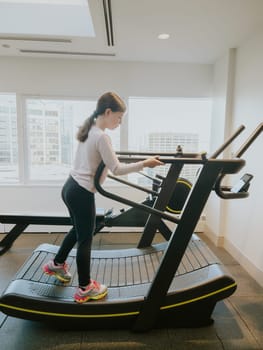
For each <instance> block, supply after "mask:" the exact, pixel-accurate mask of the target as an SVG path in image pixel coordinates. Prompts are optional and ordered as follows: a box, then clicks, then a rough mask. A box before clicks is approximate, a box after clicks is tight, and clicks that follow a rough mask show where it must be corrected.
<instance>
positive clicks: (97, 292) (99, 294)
mask: <svg viewBox="0 0 263 350" xmlns="http://www.w3.org/2000/svg"><path fill="white" fill-rule="evenodd" d="M107 293H108V289H107V287H106V286H105V285H104V284H100V283H99V282H97V281H94V280H90V283H89V284H88V285H87V287H86V289H85V290H82V289H81V288H78V290H77V292H76V293H75V295H74V300H75V301H76V302H77V303H85V302H86V301H89V300H90V299H92V300H99V299H102V298H104V297H105V296H106V295H107Z"/></svg>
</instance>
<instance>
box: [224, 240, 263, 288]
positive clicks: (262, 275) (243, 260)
mask: <svg viewBox="0 0 263 350" xmlns="http://www.w3.org/2000/svg"><path fill="white" fill-rule="evenodd" d="M224 248H225V249H226V250H227V251H228V253H229V254H231V255H232V256H233V258H234V259H236V260H237V261H238V262H239V263H240V265H241V266H242V267H243V268H244V269H245V270H246V271H247V272H248V273H249V274H250V276H251V277H253V278H254V279H255V280H256V281H257V282H258V283H259V284H260V285H261V286H262V287H263V271H261V270H260V269H259V268H258V267H256V266H255V265H254V264H253V263H252V262H251V261H250V260H249V259H248V258H247V257H246V256H245V255H244V254H243V253H242V252H241V251H240V250H239V249H238V248H237V247H236V246H234V245H233V243H232V242H230V241H229V240H228V239H227V238H225V239H224Z"/></svg>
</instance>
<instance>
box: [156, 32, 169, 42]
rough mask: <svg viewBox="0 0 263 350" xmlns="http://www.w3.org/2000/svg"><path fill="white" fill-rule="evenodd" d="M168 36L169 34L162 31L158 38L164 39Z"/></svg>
mask: <svg viewBox="0 0 263 350" xmlns="http://www.w3.org/2000/svg"><path fill="white" fill-rule="evenodd" d="M169 38H170V34H167V33H162V34H159V35H158V39H161V40H165V39H169Z"/></svg>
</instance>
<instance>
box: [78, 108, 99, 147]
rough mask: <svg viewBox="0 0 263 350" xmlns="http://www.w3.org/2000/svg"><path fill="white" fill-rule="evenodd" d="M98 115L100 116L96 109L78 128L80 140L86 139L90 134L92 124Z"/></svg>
mask: <svg viewBox="0 0 263 350" xmlns="http://www.w3.org/2000/svg"><path fill="white" fill-rule="evenodd" d="M97 116H98V113H97V111H94V112H93V113H92V115H91V116H90V117H89V118H87V119H86V120H85V122H84V124H83V125H82V126H81V127H80V128H79V130H78V133H77V140H78V141H80V142H84V141H86V139H87V138H88V136H89V131H90V129H91V127H92V125H93V124H94V123H95V121H96V118H97Z"/></svg>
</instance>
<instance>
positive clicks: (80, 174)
mask: <svg viewBox="0 0 263 350" xmlns="http://www.w3.org/2000/svg"><path fill="white" fill-rule="evenodd" d="M125 111H126V106H125V103H124V102H123V100H122V99H121V98H120V97H119V96H118V95H117V94H116V93H113V92H107V93H105V94H103V95H102V96H101V97H100V98H99V100H98V102H97V106H96V110H95V111H94V112H93V114H92V115H91V116H90V117H89V118H88V119H87V120H86V121H85V122H84V124H83V125H82V126H81V127H80V129H79V131H78V134H77V139H78V141H79V144H78V148H77V152H76V156H75V161H74V166H73V169H72V170H71V172H70V175H69V178H68V180H67V181H66V183H65V184H64V186H63V189H62V199H63V201H64V203H65V204H66V206H67V208H68V210H69V214H70V217H71V219H72V223H73V227H72V229H71V230H70V231H69V232H68V234H67V235H66V236H65V238H64V240H63V242H62V245H61V247H60V248H59V250H58V252H57V254H56V256H55V258H54V260H51V261H49V262H48V263H47V264H45V265H44V266H43V270H44V272H45V273H46V274H48V275H54V276H55V277H56V278H58V279H59V280H60V281H62V282H66V283H67V282H70V280H71V275H70V273H69V271H68V265H67V263H66V258H67V256H68V254H69V252H70V251H71V249H72V248H73V247H74V245H75V244H76V243H77V256H76V264H77V272H78V281H79V287H78V288H77V291H76V293H75V294H74V300H75V301H76V302H78V303H84V302H86V301H88V300H90V299H95V300H98V299H101V298H103V297H104V296H105V295H106V294H107V287H106V286H105V285H103V284H101V283H99V282H97V281H95V280H93V279H91V277H90V258H91V244H92V238H93V233H94V228H95V220H96V209H95V200H94V193H95V192H96V189H95V187H94V176H95V173H96V170H97V168H98V166H99V164H100V162H101V161H103V162H104V163H105V165H106V169H109V170H110V171H111V172H112V173H113V174H114V175H125V174H128V173H131V172H137V171H141V170H142V169H143V168H144V167H151V168H153V167H155V166H158V165H162V164H163V163H162V162H160V161H159V160H158V158H157V157H151V158H148V159H146V160H144V161H139V162H135V163H129V164H124V163H120V162H119V160H118V158H117V156H116V154H115V152H114V150H113V148H112V144H111V140H110V137H109V136H108V135H107V134H106V133H105V129H106V128H107V129H111V130H113V129H115V128H117V127H118V126H119V125H120V124H121V121H122V117H123V114H124V113H125ZM106 176H107V170H106V171H105V172H104V174H103V176H102V181H103V180H104V179H105V177H106Z"/></svg>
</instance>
